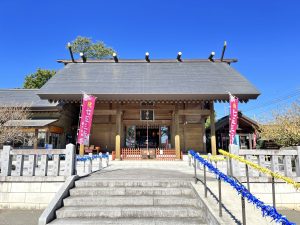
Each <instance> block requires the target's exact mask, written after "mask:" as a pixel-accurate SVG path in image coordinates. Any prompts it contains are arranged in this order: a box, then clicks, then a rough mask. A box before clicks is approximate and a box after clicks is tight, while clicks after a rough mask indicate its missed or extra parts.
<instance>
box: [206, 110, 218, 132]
mask: <svg viewBox="0 0 300 225" xmlns="http://www.w3.org/2000/svg"><path fill="white" fill-rule="evenodd" d="M216 118H217V113H216V112H215V120H216ZM207 128H210V116H209V117H207V119H206V121H205V129H207Z"/></svg>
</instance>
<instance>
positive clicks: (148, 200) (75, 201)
mask: <svg viewBox="0 0 300 225" xmlns="http://www.w3.org/2000/svg"><path fill="white" fill-rule="evenodd" d="M196 203H197V200H196V199H195V198H192V197H188V196H168V197H165V196H71V197H68V198H66V199H64V206H162V205H165V206H171V205H172V206H196Z"/></svg>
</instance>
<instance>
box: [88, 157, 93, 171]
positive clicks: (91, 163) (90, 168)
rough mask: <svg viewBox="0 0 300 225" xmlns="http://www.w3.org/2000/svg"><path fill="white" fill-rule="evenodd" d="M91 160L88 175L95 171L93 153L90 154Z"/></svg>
mask: <svg viewBox="0 0 300 225" xmlns="http://www.w3.org/2000/svg"><path fill="white" fill-rule="evenodd" d="M89 157H90V159H89V160H88V173H91V172H92V171H93V153H89Z"/></svg>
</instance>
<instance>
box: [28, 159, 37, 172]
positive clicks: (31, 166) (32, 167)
mask: <svg viewBox="0 0 300 225" xmlns="http://www.w3.org/2000/svg"><path fill="white" fill-rule="evenodd" d="M36 163H37V157H36V155H35V154H34V155H29V167H28V174H29V176H35V167H36Z"/></svg>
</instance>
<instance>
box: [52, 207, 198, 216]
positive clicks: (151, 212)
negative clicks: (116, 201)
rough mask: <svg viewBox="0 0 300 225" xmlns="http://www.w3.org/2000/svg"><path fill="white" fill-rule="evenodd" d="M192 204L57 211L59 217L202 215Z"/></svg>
mask: <svg viewBox="0 0 300 225" xmlns="http://www.w3.org/2000/svg"><path fill="white" fill-rule="evenodd" d="M201 214H202V212H201V211H200V210H199V209H197V208H196V207H192V206H189V207H187V206H184V207H183V206H135V207H134V206H130V207H129V206H128V207H118V206H115V207H112V206H110V207H71V206H66V207H63V208H61V209H59V210H57V211H56V216H57V218H96V217H102V218H183V217H201V216H202V215H201Z"/></svg>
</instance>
